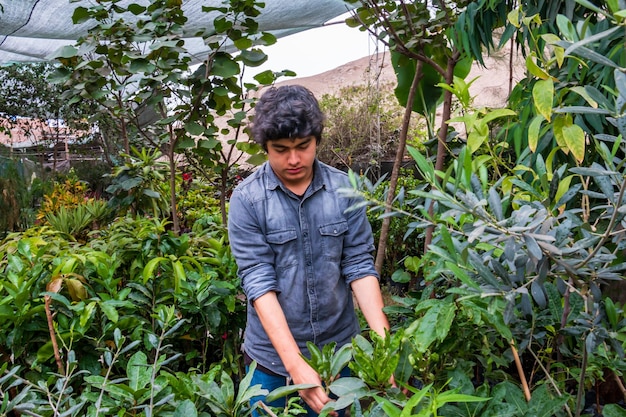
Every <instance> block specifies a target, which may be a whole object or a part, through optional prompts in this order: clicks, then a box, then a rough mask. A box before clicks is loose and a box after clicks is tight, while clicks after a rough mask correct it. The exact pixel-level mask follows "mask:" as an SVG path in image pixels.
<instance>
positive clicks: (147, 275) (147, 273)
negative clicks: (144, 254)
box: [142, 257, 167, 284]
mask: <svg viewBox="0 0 626 417" xmlns="http://www.w3.org/2000/svg"><path fill="white" fill-rule="evenodd" d="M163 261H167V258H164V257H158V258H153V259H150V261H149V262H148V263H147V264H146V266H145V267H144V268H143V272H142V277H143V283H144V284H146V283H147V282H148V281H150V279H152V278H153V277H154V270H155V268H156V267H157V266H158V265H159V264H160V263H161V262H163Z"/></svg>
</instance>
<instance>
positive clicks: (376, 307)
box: [350, 275, 389, 337]
mask: <svg viewBox="0 0 626 417" xmlns="http://www.w3.org/2000/svg"><path fill="white" fill-rule="evenodd" d="M350 286H351V287H352V292H353V293H354V296H355V297H356V301H357V303H358V305H359V308H360V309H361V311H362V312H363V315H364V316H365V320H367V324H368V325H369V326H370V328H371V329H372V330H374V331H375V332H376V333H378V334H379V335H380V336H382V337H385V330H389V320H387V316H386V315H385V313H384V312H383V307H384V306H385V304H384V303H383V296H382V294H381V292H380V285H379V284H378V279H377V278H376V277H375V276H372V275H368V276H366V277H364V278H361V279H357V280H355V281H352V283H351V284H350Z"/></svg>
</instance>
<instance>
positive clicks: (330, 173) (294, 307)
mask: <svg viewBox="0 0 626 417" xmlns="http://www.w3.org/2000/svg"><path fill="white" fill-rule="evenodd" d="M323 121H324V116H323V114H322V112H321V111H320V108H319V105H318V102H317V100H316V99H315V97H314V96H313V94H312V93H311V92H310V91H309V90H307V89H306V88H304V87H302V86H283V87H278V88H270V89H269V90H268V91H267V92H266V93H265V94H264V95H263V96H262V97H261V98H260V99H259V101H258V103H257V105H256V107H255V115H254V120H253V125H252V130H251V133H252V136H253V138H254V140H255V141H256V142H258V143H260V144H261V145H262V146H263V148H264V149H265V150H266V151H267V157H268V161H267V162H266V163H265V164H263V165H262V166H261V167H259V168H258V169H257V170H256V171H255V172H254V173H253V174H252V175H251V176H250V177H248V178H247V179H246V180H244V181H243V182H242V183H241V184H240V185H239V186H238V187H237V188H236V189H235V191H234V192H233V194H232V196H231V199H230V208H229V219H228V233H229V238H230V244H231V248H232V252H233V254H234V256H235V259H236V261H237V266H238V268H239V276H240V278H241V282H242V286H243V290H244V292H245V294H246V296H247V299H248V314H247V325H246V331H245V340H244V352H245V357H246V359H247V363H248V364H249V363H251V361H253V360H254V361H256V362H257V369H256V371H255V375H254V376H253V382H252V384H253V385H254V384H262V385H263V388H266V389H268V390H269V391H272V390H273V389H275V388H277V387H279V386H284V385H286V384H287V383H289V382H291V383H294V384H304V383H312V384H317V385H319V387H318V388H312V389H307V390H303V391H300V396H301V397H302V399H304V401H305V402H306V404H307V405H308V406H309V407H310V409H311V410H312V411H310V413H309V415H317V413H319V412H320V410H321V409H322V407H324V405H325V404H326V403H327V402H329V401H330V399H329V397H328V396H327V395H326V393H325V391H324V390H323V388H322V387H321V381H320V377H319V375H318V374H317V373H316V372H315V371H314V370H313V369H312V368H311V367H310V366H309V365H308V364H307V363H306V362H305V361H304V359H303V358H302V355H305V356H307V357H308V356H309V352H308V350H307V346H306V343H307V342H308V341H311V342H313V343H314V344H315V345H316V346H318V347H319V348H322V347H323V346H324V345H326V344H328V343H331V342H336V343H337V346H338V347H340V346H342V345H344V344H347V343H350V342H351V339H352V338H353V337H354V336H355V335H357V334H358V333H359V332H360V328H359V322H358V319H357V316H356V314H355V311H354V305H353V301H352V294H354V296H355V298H356V300H357V303H358V304H359V306H360V308H361V310H362V312H363V314H364V316H365V318H366V320H367V322H368V324H369V326H370V328H371V329H373V330H374V331H376V332H377V333H379V334H381V335H384V334H385V329H388V328H389V323H388V321H387V318H386V316H385V314H384V313H383V311H382V309H383V301H382V296H381V293H380V288H379V284H378V274H377V273H376V270H375V269H374V263H373V257H372V252H373V251H374V243H373V237H372V231H371V227H370V224H369V223H368V220H367V217H366V214H365V209H364V208H361V209H358V210H348V208H350V207H351V206H352V205H354V204H355V202H356V200H354V199H350V198H345V197H342V196H340V195H338V192H337V190H338V189H340V188H344V187H349V182H348V177H347V175H346V174H345V173H343V172H341V171H339V170H337V169H334V168H332V167H329V166H328V165H325V164H323V163H321V162H320V161H318V160H317V159H316V149H317V145H318V144H319V143H320V141H321V139H322V130H323ZM272 405H274V404H272Z"/></svg>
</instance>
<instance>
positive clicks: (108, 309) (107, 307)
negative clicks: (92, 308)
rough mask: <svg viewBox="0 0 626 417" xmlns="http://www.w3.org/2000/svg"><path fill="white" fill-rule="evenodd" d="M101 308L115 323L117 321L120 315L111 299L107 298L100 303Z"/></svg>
mask: <svg viewBox="0 0 626 417" xmlns="http://www.w3.org/2000/svg"><path fill="white" fill-rule="evenodd" d="M100 309H101V310H102V312H103V313H104V314H105V315H106V316H107V318H108V319H109V320H111V321H112V322H113V323H117V321H118V320H119V318H120V316H119V313H118V312H117V309H116V308H115V305H114V304H113V303H112V302H111V300H105V301H102V302H101V303H100Z"/></svg>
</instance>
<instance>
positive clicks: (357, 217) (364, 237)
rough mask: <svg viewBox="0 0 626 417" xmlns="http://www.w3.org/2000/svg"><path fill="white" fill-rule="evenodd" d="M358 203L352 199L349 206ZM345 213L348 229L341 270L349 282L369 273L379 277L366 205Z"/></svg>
mask: <svg viewBox="0 0 626 417" xmlns="http://www.w3.org/2000/svg"><path fill="white" fill-rule="evenodd" d="M356 203H357V201H356V200H353V199H351V200H350V203H349V204H348V206H347V207H350V206H351V205H353V204H356ZM345 214H346V217H347V221H348V231H347V235H346V236H345V239H344V247H343V256H342V259H341V270H342V274H343V276H344V277H345V279H346V282H347V283H348V284H349V283H351V282H352V281H354V280H357V279H360V278H364V277H366V276H369V275H372V276H375V277H376V278H379V276H378V272H376V268H375V267H374V255H373V253H374V250H375V246H374V237H373V236H372V227H371V225H370V223H369V220H368V219H367V215H366V212H365V207H361V208H359V209H357V210H348V211H347V212H346V213H345Z"/></svg>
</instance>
